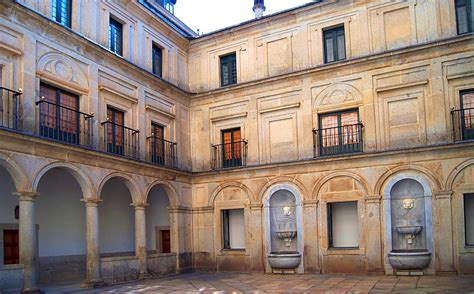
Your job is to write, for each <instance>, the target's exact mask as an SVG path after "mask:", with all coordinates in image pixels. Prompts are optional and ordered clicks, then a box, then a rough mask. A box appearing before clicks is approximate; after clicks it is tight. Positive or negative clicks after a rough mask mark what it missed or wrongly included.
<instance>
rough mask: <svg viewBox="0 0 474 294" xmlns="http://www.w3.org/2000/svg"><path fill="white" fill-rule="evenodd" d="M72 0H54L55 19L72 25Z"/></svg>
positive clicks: (63, 23) (65, 24)
mask: <svg viewBox="0 0 474 294" xmlns="http://www.w3.org/2000/svg"><path fill="white" fill-rule="evenodd" d="M71 11H72V0H53V19H54V20H55V21H57V22H59V23H60V24H62V25H64V26H67V27H69V28H70V27H71Z"/></svg>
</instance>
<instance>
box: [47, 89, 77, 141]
mask: <svg viewBox="0 0 474 294" xmlns="http://www.w3.org/2000/svg"><path fill="white" fill-rule="evenodd" d="M40 92H41V97H44V99H43V100H42V101H40V103H39V105H40V106H39V107H40V109H39V110H40V130H39V131H40V135H41V136H43V137H46V138H51V139H55V140H59V141H63V142H66V143H72V144H79V124H80V120H79V115H80V113H79V97H78V96H77V95H74V94H71V93H69V92H66V91H63V90H61V89H58V88H55V87H53V86H50V85H46V84H43V83H41V86H40Z"/></svg>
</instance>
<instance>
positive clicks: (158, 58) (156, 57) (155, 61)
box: [151, 44, 163, 78]
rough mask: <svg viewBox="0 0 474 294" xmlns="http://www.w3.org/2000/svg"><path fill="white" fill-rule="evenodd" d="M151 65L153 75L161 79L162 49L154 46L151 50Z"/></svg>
mask: <svg viewBox="0 0 474 294" xmlns="http://www.w3.org/2000/svg"><path fill="white" fill-rule="evenodd" d="M151 63H152V71H153V74H155V75H157V76H159V77H160V78H161V77H163V49H162V48H161V47H159V46H158V45H156V44H153V47H152V49H151Z"/></svg>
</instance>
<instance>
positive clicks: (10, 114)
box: [0, 87, 22, 130]
mask: <svg viewBox="0 0 474 294" xmlns="http://www.w3.org/2000/svg"><path fill="white" fill-rule="evenodd" d="M21 95H22V92H21V90H20V91H14V90H10V89H7V88H4V87H0V127H3V128H9V129H14V130H18V129H20V117H21V113H20V97H21Z"/></svg>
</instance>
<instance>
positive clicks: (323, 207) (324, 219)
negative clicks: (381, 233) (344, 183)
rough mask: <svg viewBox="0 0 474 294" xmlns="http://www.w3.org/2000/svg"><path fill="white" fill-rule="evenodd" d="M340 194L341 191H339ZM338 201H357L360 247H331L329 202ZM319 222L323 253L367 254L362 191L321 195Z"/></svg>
mask: <svg viewBox="0 0 474 294" xmlns="http://www.w3.org/2000/svg"><path fill="white" fill-rule="evenodd" d="M346 193H347V192H341V193H340V194H346ZM338 194H339V193H338ZM337 202H357V215H358V216H359V217H358V227H359V241H358V244H359V246H358V247H355V248H334V247H329V238H328V232H329V231H328V229H329V224H328V216H327V212H328V204H329V203H337ZM319 215H320V217H319V223H320V232H321V253H322V255H362V256H365V255H366V250H365V227H366V219H365V201H364V197H363V195H362V193H360V192H359V193H357V194H355V193H352V195H343V196H342V197H341V195H337V196H325V195H324V194H322V195H321V200H320V205H319Z"/></svg>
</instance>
